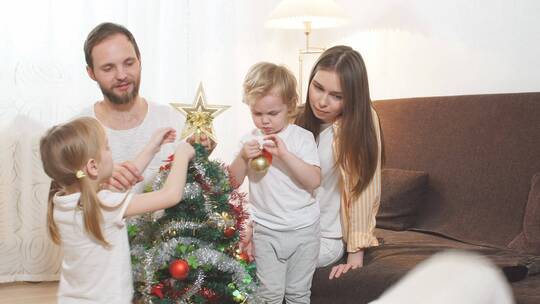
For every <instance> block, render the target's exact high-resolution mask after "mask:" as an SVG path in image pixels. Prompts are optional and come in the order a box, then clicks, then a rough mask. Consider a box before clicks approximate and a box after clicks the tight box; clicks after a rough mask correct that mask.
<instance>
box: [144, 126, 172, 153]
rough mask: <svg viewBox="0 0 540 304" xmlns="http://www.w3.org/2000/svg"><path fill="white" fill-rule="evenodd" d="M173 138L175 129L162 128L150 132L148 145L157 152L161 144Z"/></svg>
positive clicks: (170, 141) (169, 141)
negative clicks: (152, 132)
mask: <svg viewBox="0 0 540 304" xmlns="http://www.w3.org/2000/svg"><path fill="white" fill-rule="evenodd" d="M175 139H176V131H175V130H174V129H173V128H162V129H158V130H157V131H156V132H154V134H152V137H151V138H150V141H149V142H148V145H149V146H150V147H151V148H152V151H153V152H154V153H158V152H159V148H161V145H163V144H168V143H172V142H174V140H175Z"/></svg>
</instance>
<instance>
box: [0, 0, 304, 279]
mask: <svg viewBox="0 0 540 304" xmlns="http://www.w3.org/2000/svg"><path fill="white" fill-rule="evenodd" d="M255 2H256V3H255ZM276 4H277V1H264V2H262V1H261V2H260V1H249V0H245V1H227V0H222V1H195V0H193V1H187V0H168V1H167V0H162V1H153V0H148V1H133V0H121V1H118V0H117V1H109V0H107V1H73V0H64V1H53V0H49V1H40V0H35V1H24V0H23V1H1V3H0V7H1V9H0V41H1V46H0V58H1V60H0V135H1V136H0V282H10V281H17V280H28V281H41V280H54V279H57V278H58V271H59V267H60V261H61V250H60V248H59V247H58V246H55V245H54V244H53V243H52V242H51V241H50V240H49V238H48V235H47V231H46V198H47V192H48V187H49V179H48V177H47V176H46V175H45V174H44V172H43V170H42V168H41V163H40V159H39V148H38V141H39V137H40V136H41V134H42V133H43V132H44V130H45V129H46V128H48V127H50V126H51V125H53V124H56V123H59V122H62V121H65V120H67V119H69V118H70V117H71V116H73V115H75V114H76V113H77V112H78V111H80V109H81V108H82V107H86V106H88V105H90V104H92V103H93V102H95V101H97V100H99V99H100V98H101V93H100V91H99V89H98V87H97V85H96V84H95V83H94V82H93V81H91V80H90V78H88V76H87V75H86V71H85V66H86V64H85V61H84V54H83V50H82V48H83V43H84V40H85V38H86V35H87V34H88V32H89V31H90V30H91V29H92V28H93V27H94V26H96V25H97V24H99V23H101V22H104V21H112V22H116V23H120V24H123V25H125V26H126V27H127V28H128V29H130V30H131V31H132V32H133V34H134V36H135V38H136V40H137V42H138V44H139V47H140V49H141V55H142V66H143V72H142V82H141V91H140V92H141V95H142V96H144V97H146V98H147V99H149V100H152V101H155V102H158V103H164V104H166V103H169V102H180V101H181V102H187V103H191V102H192V101H193V98H194V95H195V91H196V89H197V86H198V84H199V82H203V84H204V87H205V91H206V96H207V98H208V102H209V103H213V104H228V105H232V106H233V108H232V109H230V110H228V111H227V112H225V113H224V114H222V116H221V117H218V118H217V119H216V120H215V123H214V124H215V129H216V133H217V136H218V138H219V139H220V144H219V145H218V148H217V150H216V151H215V152H214V154H213V155H214V156H215V157H216V158H220V159H223V160H224V161H229V160H230V159H231V158H232V155H233V151H234V150H235V149H236V142H237V139H238V136H239V135H240V134H241V133H243V132H244V131H243V130H245V129H246V128H248V127H250V126H251V122H250V118H249V115H248V112H247V108H246V107H245V106H244V105H243V104H242V103H241V83H242V78H243V75H244V74H245V72H246V70H247V69H248V67H249V66H250V65H251V64H252V63H254V62H256V61H259V60H262V59H263V58H264V59H267V60H269V56H270V54H272V55H271V57H273V58H276V57H279V54H285V57H289V59H290V60H291V62H292V64H294V60H295V59H296V58H295V57H294V49H292V50H291V49H289V50H282V51H280V50H276V49H275V48H272V47H267V46H268V45H270V44H272V37H273V33H274V31H270V34H271V35H269V36H268V35H267V36H266V38H265V37H264V35H263V33H264V31H265V29H264V27H263V23H264V19H265V18H266V16H267V15H268V13H269V10H270V9H271V8H273V7H274V6H275V5H276ZM256 7H257V8H256ZM299 35H300V34H299ZM279 36H280V35H279V33H278V34H276V35H275V37H279ZM299 43H301V41H299ZM277 61H280V60H279V59H278V60H277ZM239 116H240V117H241V119H238V117H239ZM224 126H227V127H226V128H225V127H224Z"/></svg>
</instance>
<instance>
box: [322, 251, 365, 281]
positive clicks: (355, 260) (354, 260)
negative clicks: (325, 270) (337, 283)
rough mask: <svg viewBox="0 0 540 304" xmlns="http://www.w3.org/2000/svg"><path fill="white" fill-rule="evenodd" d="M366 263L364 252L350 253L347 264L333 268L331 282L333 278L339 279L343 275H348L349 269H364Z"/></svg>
mask: <svg viewBox="0 0 540 304" xmlns="http://www.w3.org/2000/svg"><path fill="white" fill-rule="evenodd" d="M363 263H364V251H363V250H359V251H357V252H350V253H349V255H348V256H347V264H339V265H336V266H334V267H332V271H330V276H329V277H328V278H329V279H330V280H332V279H333V278H336V279H337V278H339V277H340V276H341V275H342V274H344V273H347V271H349V269H356V268H359V267H362V265H363Z"/></svg>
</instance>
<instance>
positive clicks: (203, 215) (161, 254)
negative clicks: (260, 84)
mask: <svg viewBox="0 0 540 304" xmlns="http://www.w3.org/2000/svg"><path fill="white" fill-rule="evenodd" d="M195 151H196V155H195V158H194V159H193V161H192V162H191V163H190V164H189V167H188V174H187V181H186V186H185V188H184V195H183V200H182V201H181V202H180V203H179V204H177V205H176V206H174V207H172V208H169V209H167V210H165V212H164V214H163V215H162V216H161V217H160V218H159V219H152V217H151V216H147V217H142V218H138V219H136V220H134V221H133V222H132V223H131V224H130V226H129V230H128V231H129V237H130V244H131V256H132V265H133V273H134V277H133V278H134V283H135V292H136V298H137V299H138V300H139V301H141V302H143V303H258V302H260V301H259V300H258V299H257V298H256V296H255V290H256V282H255V281H254V278H255V266H254V264H251V263H250V262H249V261H248V257H247V255H246V254H245V253H242V252H240V251H239V248H238V244H239V241H240V231H241V230H242V228H243V226H244V225H245V221H246V220H247V217H248V216H247V213H246V211H245V209H244V206H245V204H244V202H245V195H244V194H243V193H239V192H237V191H236V190H235V189H234V188H233V187H232V186H231V184H232V181H230V180H229V175H228V172H227V170H226V168H225V166H224V165H223V164H220V163H219V162H216V161H210V160H209V159H208V153H207V152H206V150H205V149H204V148H203V147H202V146H201V145H195ZM171 161H172V156H171V157H170V158H169V159H168V160H167V161H166V162H165V164H164V165H163V166H162V167H161V168H160V172H159V174H158V176H157V177H156V179H155V181H154V182H153V184H152V185H151V189H148V190H149V191H155V190H157V189H159V188H161V187H162V185H163V183H164V181H165V179H166V177H167V175H168V173H169V171H170V167H171Z"/></svg>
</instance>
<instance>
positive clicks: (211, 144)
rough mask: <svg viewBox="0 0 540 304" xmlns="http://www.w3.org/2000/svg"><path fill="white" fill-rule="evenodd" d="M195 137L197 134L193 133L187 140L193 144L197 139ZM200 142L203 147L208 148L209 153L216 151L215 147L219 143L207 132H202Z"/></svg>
mask: <svg viewBox="0 0 540 304" xmlns="http://www.w3.org/2000/svg"><path fill="white" fill-rule="evenodd" d="M195 139H196V136H195V134H193V135H191V136H190V137H189V138H188V139H186V141H187V142H188V143H190V144H191V145H193V144H195V141H196V140H195ZM199 143H200V144H201V145H203V147H205V148H206V150H208V153H212V151H214V149H215V148H216V146H217V143H216V142H215V141H213V140H212V139H211V138H209V137H208V136H206V134H204V133H202V134H201V135H200V136H199Z"/></svg>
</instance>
